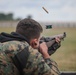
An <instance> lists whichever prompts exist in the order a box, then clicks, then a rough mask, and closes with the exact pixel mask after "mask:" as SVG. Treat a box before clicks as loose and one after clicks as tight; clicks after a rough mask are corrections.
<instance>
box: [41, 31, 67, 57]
mask: <svg viewBox="0 0 76 75" xmlns="http://www.w3.org/2000/svg"><path fill="white" fill-rule="evenodd" d="M56 37H58V38H60V40H61V41H62V40H64V38H65V37H66V32H64V33H63V34H59V35H55V36H50V37H42V38H41V39H40V43H42V42H46V45H47V47H48V53H49V55H51V54H53V53H54V52H55V51H56V50H57V49H58V48H59V47H60V46H61V43H57V42H56V41H55V38H56Z"/></svg>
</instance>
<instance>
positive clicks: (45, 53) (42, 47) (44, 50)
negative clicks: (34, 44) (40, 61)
mask: <svg viewBox="0 0 76 75" xmlns="http://www.w3.org/2000/svg"><path fill="white" fill-rule="evenodd" d="M39 52H40V53H41V54H42V55H43V57H44V58H45V59H46V58H50V56H49V54H48V47H47V46H46V43H45V42H43V43H41V44H40V45H39Z"/></svg>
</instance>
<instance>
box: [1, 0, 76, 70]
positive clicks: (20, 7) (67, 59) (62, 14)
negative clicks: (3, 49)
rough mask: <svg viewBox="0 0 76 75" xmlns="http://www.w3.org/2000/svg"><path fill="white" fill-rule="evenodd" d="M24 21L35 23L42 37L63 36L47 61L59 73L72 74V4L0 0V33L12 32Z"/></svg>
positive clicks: (75, 28) (73, 0)
mask: <svg viewBox="0 0 76 75" xmlns="http://www.w3.org/2000/svg"><path fill="white" fill-rule="evenodd" d="M42 7H45V8H46V9H47V11H48V12H49V13H46V12H45V10H43V8H42ZM24 18H33V19H34V20H36V21H38V22H39V23H40V24H41V25H42V27H43V29H44V32H43V33H42V35H43V36H52V35H57V34H62V33H63V32H66V34H67V37H66V38H65V40H64V41H63V42H62V46H61V47H60V48H59V49H58V50H57V51H56V52H55V53H54V54H53V55H52V56H51V58H52V59H53V60H55V61H56V62H57V63H58V66H59V69H60V70H61V71H76V0H0V33H1V32H8V33H10V32H12V31H15V28H16V25H17V23H18V22H19V21H20V20H21V19H24ZM46 25H52V29H46V28H45V26H46Z"/></svg>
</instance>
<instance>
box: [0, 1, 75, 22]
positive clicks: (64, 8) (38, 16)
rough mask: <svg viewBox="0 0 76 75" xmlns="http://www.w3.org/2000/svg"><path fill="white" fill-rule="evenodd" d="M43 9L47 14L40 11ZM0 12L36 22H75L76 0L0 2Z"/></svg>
mask: <svg viewBox="0 0 76 75" xmlns="http://www.w3.org/2000/svg"><path fill="white" fill-rule="evenodd" d="M42 7H45V8H46V9H47V10H48V12H49V13H48V14H47V13H46V12H45V11H44V10H43V9H42ZM0 12H3V13H6V14H8V13H13V14H14V18H18V17H20V18H22V19H23V18H26V17H27V16H28V15H32V18H33V19H35V20H38V21H48V22H49V21H74V22H75V21H76V0H0Z"/></svg>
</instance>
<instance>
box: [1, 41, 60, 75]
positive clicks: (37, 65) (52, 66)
mask: <svg viewBox="0 0 76 75" xmlns="http://www.w3.org/2000/svg"><path fill="white" fill-rule="evenodd" d="M27 46H28V47H29V49H28V50H29V53H30V55H29V58H28V61H27V64H26V66H25V68H24V69H23V73H24V75H59V74H60V72H59V70H58V66H57V64H56V62H54V61H53V60H52V59H49V58H48V59H43V57H42V55H41V53H39V52H38V50H37V49H33V48H32V47H31V46H29V44H28V43H27V42H20V41H9V42H4V43H0V75H20V73H19V71H18V69H17V68H16V66H15V65H14V64H13V61H12V59H11V57H14V56H15V55H16V54H17V53H18V52H20V51H22V50H23V49H24V48H25V47H27ZM25 59H26V58H25Z"/></svg>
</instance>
